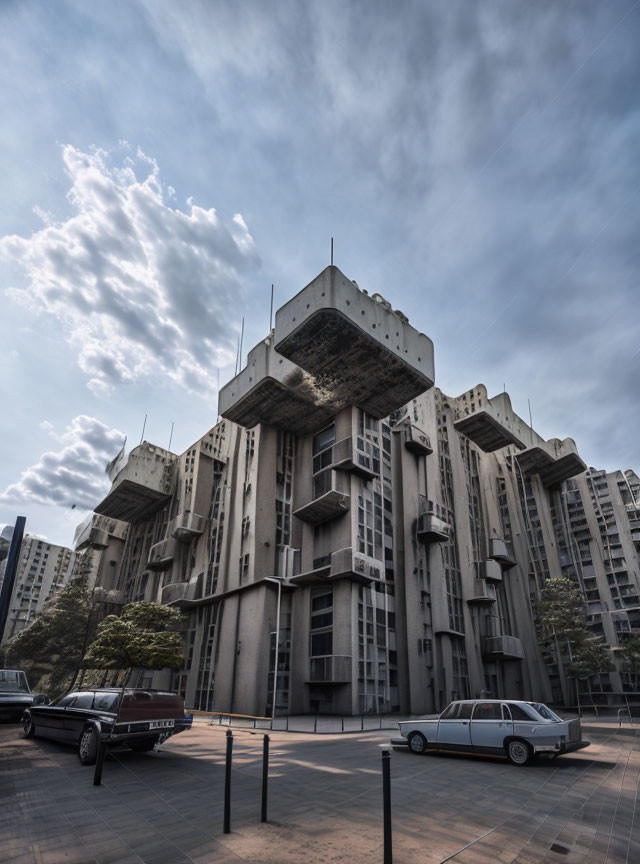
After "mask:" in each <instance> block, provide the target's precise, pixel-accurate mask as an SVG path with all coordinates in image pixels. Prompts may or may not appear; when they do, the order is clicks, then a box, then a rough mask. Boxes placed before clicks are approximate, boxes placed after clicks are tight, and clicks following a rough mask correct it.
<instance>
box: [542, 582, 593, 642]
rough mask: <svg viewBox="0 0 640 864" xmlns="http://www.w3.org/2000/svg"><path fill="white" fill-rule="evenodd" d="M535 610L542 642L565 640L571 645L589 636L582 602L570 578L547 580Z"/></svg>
mask: <svg viewBox="0 0 640 864" xmlns="http://www.w3.org/2000/svg"><path fill="white" fill-rule="evenodd" d="M535 611H536V618H537V621H538V627H539V631H540V637H541V639H542V640H543V641H551V640H553V639H561V640H566V639H568V640H569V641H570V642H571V643H572V645H573V644H578V643H580V642H582V641H583V639H585V638H586V637H587V635H588V630H587V627H586V616H585V611H584V601H583V599H582V597H581V595H580V592H579V591H578V589H577V588H576V586H575V585H574V583H573V582H572V581H571V579H564V578H563V579H547V580H546V582H545V583H544V585H543V586H542V590H541V592H540V600H539V601H538V602H537V603H536V610H535Z"/></svg>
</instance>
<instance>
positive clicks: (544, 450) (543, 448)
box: [518, 438, 587, 486]
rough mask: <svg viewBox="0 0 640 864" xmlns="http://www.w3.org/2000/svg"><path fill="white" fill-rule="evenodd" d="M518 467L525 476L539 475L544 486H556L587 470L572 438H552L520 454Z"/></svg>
mask: <svg viewBox="0 0 640 864" xmlns="http://www.w3.org/2000/svg"><path fill="white" fill-rule="evenodd" d="M518 465H519V466H520V470H521V471H522V472H523V473H524V474H539V475H540V480H541V481H542V483H543V485H544V486H554V485H555V484H556V483H562V481H563V480H568V479H569V477H575V476H576V475H577V474H582V472H583V471H586V470H587V466H586V465H585V463H584V462H583V461H582V459H581V458H580V456H579V455H578V448H577V447H576V443H575V441H574V440H573V439H572V438H565V439H564V440H563V441H561V440H560V439H559V438H550V439H549V441H545V442H544V443H540V444H537V445H536V446H534V447H528V448H527V449H526V450H523V451H522V453H518Z"/></svg>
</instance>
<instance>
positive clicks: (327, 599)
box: [311, 591, 333, 612]
mask: <svg viewBox="0 0 640 864" xmlns="http://www.w3.org/2000/svg"><path fill="white" fill-rule="evenodd" d="M332 606H333V591H329V592H328V593H327V594H318V595H317V596H316V597H312V598H311V609H312V611H313V612H319V611H320V609H330V608H331V607H332Z"/></svg>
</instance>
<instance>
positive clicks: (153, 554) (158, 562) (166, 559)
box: [147, 537, 176, 570]
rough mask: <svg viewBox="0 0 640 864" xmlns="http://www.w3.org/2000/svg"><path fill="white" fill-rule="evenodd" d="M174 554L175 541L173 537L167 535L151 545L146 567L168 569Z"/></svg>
mask: <svg viewBox="0 0 640 864" xmlns="http://www.w3.org/2000/svg"><path fill="white" fill-rule="evenodd" d="M175 554H176V541H175V540H174V539H173V537H167V539H166V540H161V541H160V542H159V543H155V544H154V545H153V546H152V547H151V549H150V550H149V560H148V562H147V567H148V568H149V570H168V569H169V567H171V565H172V564H173V559H174V558H175Z"/></svg>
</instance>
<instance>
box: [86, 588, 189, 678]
mask: <svg viewBox="0 0 640 864" xmlns="http://www.w3.org/2000/svg"><path fill="white" fill-rule="evenodd" d="M180 621H181V615H180V612H179V611H178V610H177V609H173V608H171V607H169V606H161V605H160V604H158V603H129V604H128V605H127V606H125V607H124V608H123V610H122V614H121V616H120V617H119V618H118V617H117V616H116V615H108V616H107V617H106V618H105V619H104V620H103V621H102V622H101V623H100V624H99V625H98V631H97V636H96V639H95V640H94V641H93V642H92V643H91V645H89V648H88V649H87V652H86V654H85V656H84V659H83V663H82V665H83V666H85V667H88V668H93V669H122V668H125V667H130V668H133V667H138V668H143V669H175V668H177V667H178V666H181V665H182V663H183V661H184V656H183V654H182V638H181V636H180V634H179V633H178V632H177V628H178V626H179V624H180Z"/></svg>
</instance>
